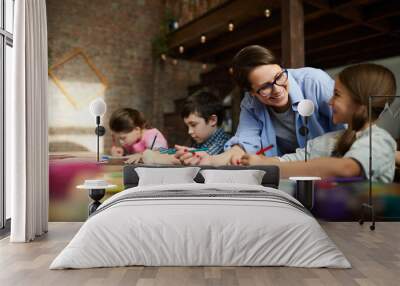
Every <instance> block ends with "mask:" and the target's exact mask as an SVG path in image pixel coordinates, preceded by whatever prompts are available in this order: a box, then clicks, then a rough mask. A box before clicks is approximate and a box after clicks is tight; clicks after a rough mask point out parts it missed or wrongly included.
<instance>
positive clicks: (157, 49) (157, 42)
mask: <svg viewBox="0 0 400 286" xmlns="http://www.w3.org/2000/svg"><path fill="white" fill-rule="evenodd" d="M174 21H175V17H174V15H173V14H172V12H171V11H170V10H167V11H166V12H165V15H164V17H163V19H162V21H161V24H160V30H159V32H158V34H157V35H156V36H155V37H154V38H153V40H152V49H153V55H154V56H156V57H159V56H160V55H161V54H167V52H168V33H169V32H171V23H173V22H174Z"/></svg>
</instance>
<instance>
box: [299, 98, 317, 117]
mask: <svg viewBox="0 0 400 286" xmlns="http://www.w3.org/2000/svg"><path fill="white" fill-rule="evenodd" d="M297 110H298V111H299V113H300V115H301V116H311V115H312V114H313V113H314V103H313V102H312V101H311V100H309V99H303V100H302V101H300V103H299V105H298V106H297Z"/></svg>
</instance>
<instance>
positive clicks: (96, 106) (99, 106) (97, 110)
mask: <svg viewBox="0 0 400 286" xmlns="http://www.w3.org/2000/svg"><path fill="white" fill-rule="evenodd" d="M89 109H90V113H91V114H92V115H93V116H95V117H96V116H103V115H104V113H106V110H107V105H106V103H105V102H104V100H103V99H101V98H99V97H98V98H96V99H94V100H93V101H92V102H90V106H89Z"/></svg>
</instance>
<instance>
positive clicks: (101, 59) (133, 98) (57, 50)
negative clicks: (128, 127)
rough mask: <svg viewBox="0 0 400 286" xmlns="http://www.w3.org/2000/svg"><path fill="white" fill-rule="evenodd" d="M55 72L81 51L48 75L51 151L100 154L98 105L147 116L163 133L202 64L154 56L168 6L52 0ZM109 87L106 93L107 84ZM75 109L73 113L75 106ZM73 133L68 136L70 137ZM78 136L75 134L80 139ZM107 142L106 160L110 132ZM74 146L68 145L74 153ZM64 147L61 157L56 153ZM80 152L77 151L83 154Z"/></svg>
mask: <svg viewBox="0 0 400 286" xmlns="http://www.w3.org/2000/svg"><path fill="white" fill-rule="evenodd" d="M46 3H47V17H48V47H49V65H50V67H54V65H58V64H60V62H62V60H63V59H65V57H66V56H67V55H69V54H71V52H73V51H75V50H76V49H77V48H78V49H80V50H81V51H82V53H83V54H84V55H85V56H87V58H88V61H87V60H85V57H84V56H82V55H78V56H75V57H73V58H72V59H69V60H68V61H66V62H63V63H62V64H60V65H58V66H56V67H55V68H54V69H50V71H52V73H53V74H54V75H55V76H56V80H54V78H49V127H50V128H51V130H52V132H50V136H49V141H50V142H51V143H52V142H53V144H52V146H51V150H52V151H57V150H60V151H67V150H68V148H69V147H68V146H71V150H72V148H73V150H76V149H77V148H78V147H79V146H77V145H80V146H81V147H83V148H86V149H87V150H91V151H94V150H95V148H96V145H95V144H96V140H95V137H94V135H93V136H92V134H91V130H93V129H92V128H94V123H95V122H94V118H92V117H91V115H90V114H89V111H88V104H89V102H90V100H91V99H92V98H95V97H98V96H101V97H104V99H105V101H106V103H107V109H108V112H107V114H106V116H105V117H104V118H103V122H104V125H105V126H106V127H107V125H108V124H107V122H108V117H109V114H110V113H111V112H112V111H113V110H115V109H116V108H118V107H127V106H128V107H132V108H136V109H139V110H141V111H142V112H143V113H144V114H145V116H146V118H147V119H148V120H149V121H150V122H151V123H152V124H153V126H155V127H157V128H160V129H161V130H163V129H164V126H163V124H164V120H163V114H164V112H172V111H174V104H173V100H174V99H176V98H180V97H184V96H186V95H187V87H188V86H189V85H192V84H195V83H196V82H198V80H199V73H200V72H201V64H195V63H189V62H183V61H179V62H178V64H177V65H174V64H172V63H171V62H170V61H169V60H168V61H167V62H161V61H160V60H159V59H154V56H153V55H152V48H151V42H152V39H153V38H154V37H155V35H156V34H157V33H158V32H159V27H160V23H161V21H162V18H163V17H164V13H165V2H164V1H156V0H118V1H117V0H115V1H110V0H96V1H81V0H63V1H59V0H47V1H46ZM102 81H103V83H105V84H106V85H107V87H106V88H105V89H104V85H103V83H102ZM74 102H75V105H74V104H73V103H74ZM65 130H68V132H64V131H65ZM74 130H75V131H74ZM103 140H104V141H103V142H102V144H103V146H104V148H105V152H106V153H107V152H108V150H109V147H110V145H111V137H110V132H108V133H107V135H106V136H105V138H104V139H103ZM68 144H69V145H68ZM57 146H63V148H61V149H57V148H59V147H57ZM78 149H79V148H78Z"/></svg>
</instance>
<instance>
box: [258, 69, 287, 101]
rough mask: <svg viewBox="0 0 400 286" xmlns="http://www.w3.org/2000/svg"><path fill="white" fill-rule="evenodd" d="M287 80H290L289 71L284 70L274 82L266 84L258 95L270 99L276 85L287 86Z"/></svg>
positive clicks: (259, 90)
mask: <svg viewBox="0 0 400 286" xmlns="http://www.w3.org/2000/svg"><path fill="white" fill-rule="evenodd" d="M287 79H288V71H287V70H286V69H284V70H283V71H282V72H280V73H279V74H278V75H277V76H276V77H275V79H274V81H273V82H266V83H264V84H263V85H262V86H261V87H260V88H259V89H257V90H256V93H258V94H259V95H261V96H265V97H268V96H270V95H271V93H272V89H273V88H274V85H278V86H285V85H286V82H287Z"/></svg>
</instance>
